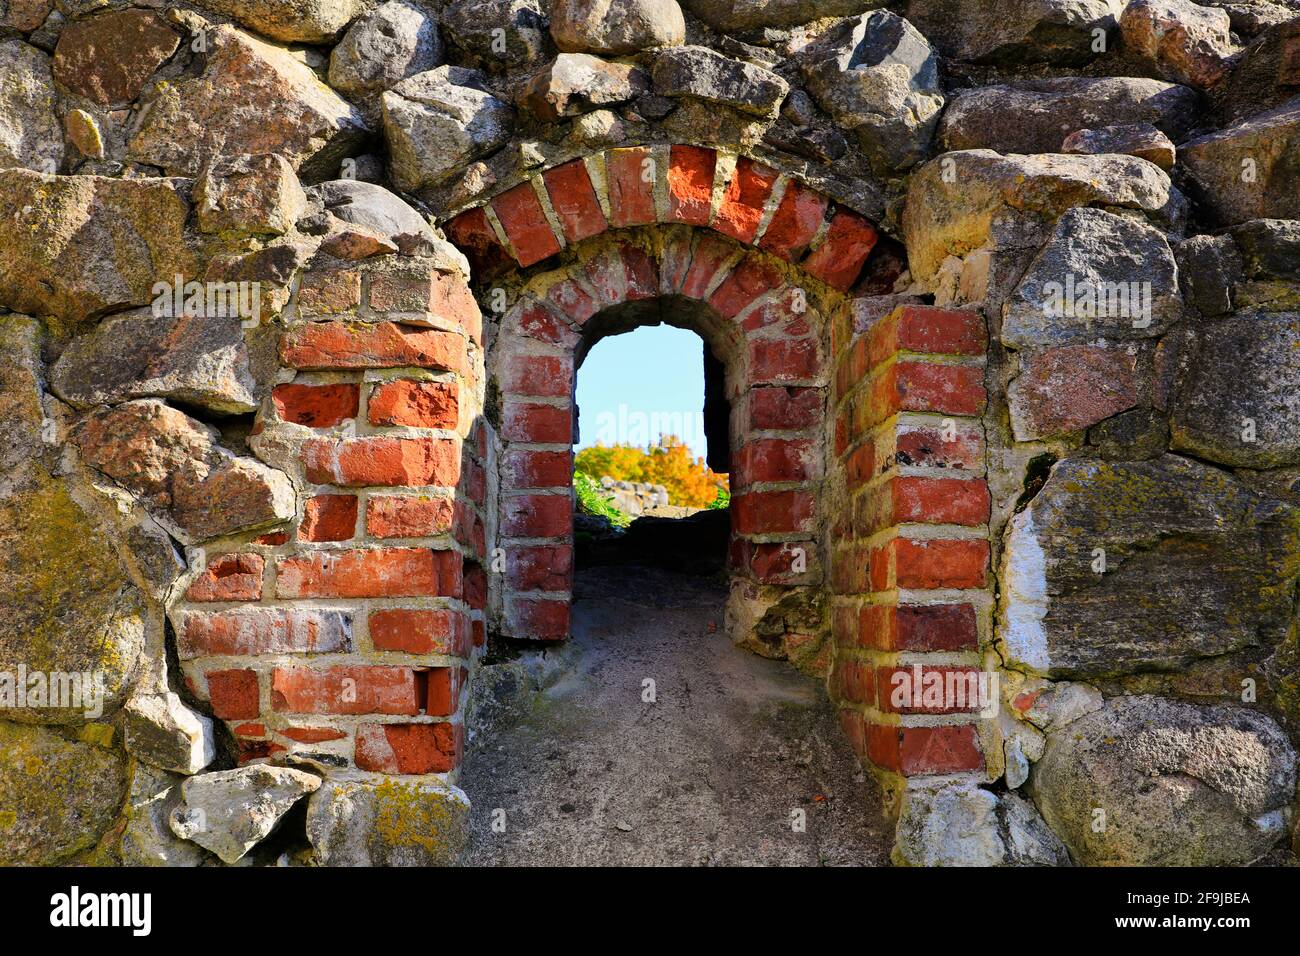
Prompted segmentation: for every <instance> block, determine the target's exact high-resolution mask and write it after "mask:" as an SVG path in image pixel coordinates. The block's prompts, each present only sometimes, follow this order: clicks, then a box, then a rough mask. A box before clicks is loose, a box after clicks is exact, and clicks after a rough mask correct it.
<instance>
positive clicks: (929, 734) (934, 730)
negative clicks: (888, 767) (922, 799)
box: [889, 724, 984, 777]
mask: <svg viewBox="0 0 1300 956" xmlns="http://www.w3.org/2000/svg"><path fill="white" fill-rule="evenodd" d="M889 729H890V730H891V731H893V732H894V734H895V736H896V738H897V744H896V746H897V751H896V752H897V767H896V768H892V769H897V770H898V771H899V772H900V773H902V774H903V775H904V776H908V777H915V776H921V775H924V774H939V773H961V772H962V771H971V770H982V769H983V768H984V754H983V752H982V751H981V750H980V745H979V735H978V734H977V733H976V732H975V728H974V727H973V726H972V725H970V724H959V725H957V726H944V727H891V728H889Z"/></svg>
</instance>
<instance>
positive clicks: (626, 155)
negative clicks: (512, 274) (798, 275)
mask: <svg viewBox="0 0 1300 956" xmlns="http://www.w3.org/2000/svg"><path fill="white" fill-rule="evenodd" d="M656 223H659V224H683V225H688V226H702V227H708V228H710V229H711V230H713V231H715V232H717V233H719V234H721V235H723V236H726V237H729V238H731V239H734V240H735V241H737V242H740V243H742V244H744V245H747V246H753V247H755V248H757V249H759V250H762V251H763V252H767V253H769V254H771V255H774V256H776V257H778V258H780V259H783V260H785V261H787V262H791V263H797V264H798V265H799V266H800V268H801V269H802V270H803V272H804V273H806V274H807V275H808V276H811V277H812V278H815V279H818V280H820V281H822V282H824V283H826V284H827V285H829V286H831V287H833V288H835V289H839V290H841V291H848V290H849V289H850V288H852V286H853V285H854V283H855V282H856V281H857V280H858V278H859V276H860V275H861V273H862V271H863V266H864V265H865V264H866V263H867V261H868V259H869V257H870V256H871V253H872V250H873V249H874V248H876V246H877V242H878V240H879V238H880V233H879V231H878V229H877V227H876V226H875V225H874V224H873V223H871V222H870V221H869V220H868V219H867V218H866V217H865V216H862V215H860V214H859V213H858V212H855V211H854V210H852V209H850V208H849V207H847V206H845V205H843V204H841V203H837V202H836V201H834V200H833V199H831V198H830V197H828V196H826V195H825V194H824V193H822V192H819V191H818V190H816V189H814V188H812V187H810V186H808V185H807V184H805V183H803V182H801V181H800V180H799V179H797V178H795V177H792V176H789V175H787V174H784V173H781V172H779V171H778V170H776V169H774V168H773V167H771V166H768V165H766V164H764V163H762V162H760V161H758V160H755V159H753V158H751V157H748V156H743V155H738V154H735V153H729V152H726V151H724V150H716V149H711V148H708V147H702V146H694V145H689V144H658V145H650V146H632V147H621V148H617V149H608V150H605V151H603V152H599V153H594V154H592V155H590V156H585V157H582V158H579V159H574V160H571V161H569V162H567V163H563V164H561V165H559V166H555V167H552V168H550V169H547V170H545V171H543V172H541V173H539V174H537V175H533V176H530V177H529V178H528V179H526V180H524V181H523V182H520V183H518V184H516V185H513V186H511V187H510V188H508V189H506V190H505V191H503V192H501V193H499V194H498V195H496V196H495V197H494V198H493V199H491V200H490V201H489V202H487V203H485V204H483V205H480V206H476V207H474V208H472V209H468V210H465V211H463V212H460V213H458V214H457V215H455V216H454V217H452V218H451V219H450V220H448V221H447V222H445V223H444V226H445V228H446V232H447V236H448V238H449V239H451V241H452V242H453V243H454V244H455V245H456V246H458V247H459V248H460V249H461V251H462V252H464V253H465V254H466V256H467V257H468V259H469V261H470V265H471V269H472V281H474V282H475V283H477V284H479V285H480V286H481V285H482V284H483V283H484V282H486V281H489V280H491V279H493V278H495V277H497V276H498V275H500V274H502V273H503V272H507V271H510V270H513V269H517V268H527V267H530V266H534V265H536V264H537V263H540V262H543V261H544V260H547V259H549V258H551V257H552V256H555V255H558V254H560V253H561V252H562V251H563V250H565V249H566V248H568V247H570V246H572V245H574V244H576V243H581V242H582V241H584V240H587V239H590V238H592V237H594V236H598V235H600V234H602V233H604V232H606V231H607V230H609V229H626V228H632V227H638V226H648V225H653V224H656Z"/></svg>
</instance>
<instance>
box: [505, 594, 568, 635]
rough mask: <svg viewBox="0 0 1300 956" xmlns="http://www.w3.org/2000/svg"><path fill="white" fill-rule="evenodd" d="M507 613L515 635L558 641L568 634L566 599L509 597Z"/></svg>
mask: <svg viewBox="0 0 1300 956" xmlns="http://www.w3.org/2000/svg"><path fill="white" fill-rule="evenodd" d="M507 614H508V618H509V621H510V625H511V628H512V630H513V635H514V636H515V637H519V638H529V639H532V640H538V641H559V640H563V639H564V638H566V637H568V636H569V602H568V601H556V600H546V599H531V598H510V599H509V600H508V602H507Z"/></svg>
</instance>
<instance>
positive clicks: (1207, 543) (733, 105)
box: [0, 0, 1300, 865]
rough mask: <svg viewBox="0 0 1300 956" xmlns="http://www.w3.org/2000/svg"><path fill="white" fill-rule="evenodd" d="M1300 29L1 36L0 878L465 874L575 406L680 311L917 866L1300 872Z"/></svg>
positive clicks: (763, 517)
mask: <svg viewBox="0 0 1300 956" xmlns="http://www.w3.org/2000/svg"><path fill="white" fill-rule="evenodd" d="M1298 44H1300V2H1297V0H1235V2H1232V3H1219V2H1205V3H1201V4H1197V3H1192V2H1189V0H1086V2H1080V0H1044V2H1040V3H1034V4H1025V3H1021V2H1013V0H1005V2H1004V0H996V2H990V0H900V2H895V3H881V2H875V0H832V2H827V0H818V2H815V3H814V2H811V0H773V2H768V3H763V4H753V3H747V2H739V0H682V3H681V4H680V5H679V4H678V3H677V2H674V0H616V2H596V3H591V2H578V0H454V2H431V3H423V2H415V0H410V2H407V0H388V2H383V3H376V2H374V0H329V2H321V3H310V4H308V3H299V2H296V0H283V2H268V3H257V4H235V3H230V2H226V0H197V2H195V3H176V4H156V3H149V4H138V5H137V4H132V3H130V2H126V0H111V2H108V3H104V4H100V5H87V4H58V5H57V6H56V5H55V4H54V3H53V2H52V0H23V2H19V0H11V2H10V3H9V4H7V5H5V6H3V8H2V12H0V73H2V74H3V76H4V77H5V79H6V82H5V83H4V84H0V345H2V346H3V347H2V348H0V385H2V387H0V411H3V415H0V544H2V545H3V548H4V554H5V558H4V560H3V561H0V708H2V709H0V834H2V835H3V839H0V847H3V850H2V851H0V862H19V863H41V864H51V863H66V862H95V863H115V862H124V863H150V864H166V865H197V864H200V863H205V862H207V863H211V862H216V861H218V860H219V861H223V862H226V863H232V862H235V861H238V860H241V859H245V858H246V859H249V860H251V861H253V862H256V863H273V862H276V861H277V860H278V861H281V862H289V863H299V862H301V863H324V864H327V865H332V864H355V863H367V862H370V863H379V864H394V865H398V864H427V863H440V862H450V861H452V860H454V858H455V856H456V853H457V850H458V847H459V843H460V840H461V839H463V835H464V825H463V824H464V820H465V815H466V814H467V813H468V812H469V803H470V801H471V800H472V799H473V796H474V795H473V794H468V795H466V794H463V793H461V792H460V791H459V790H458V789H457V788H456V786H455V784H456V781H457V767H458V765H459V761H460V760H461V758H462V757H463V755H464V753H465V752H466V749H467V748H472V747H473V745H474V728H473V726H472V717H470V716H467V715H469V714H471V713H472V711H471V709H470V708H469V706H468V703H467V702H468V701H469V699H470V693H471V690H472V686H473V683H474V674H475V671H476V669H477V668H478V667H479V663H480V661H481V659H482V656H483V654H484V652H485V648H486V647H487V645H488V642H489V640H490V638H491V636H492V635H507V636H517V637H526V638H543V639H561V638H563V637H565V636H566V635H567V634H568V630H569V628H568V602H569V595H570V590H571V582H570V579H571V571H572V563H571V554H572V538H571V535H572V526H571V524H572V519H571V512H572V498H571V493H570V491H569V479H570V473H571V466H572V462H571V455H572V435H573V420H572V419H573V376H574V374H575V371H576V369H577V368H578V367H579V366H580V364H581V361H582V359H583V358H584V357H585V355H586V354H587V351H588V350H589V349H590V347H591V345H592V344H594V342H595V341H597V340H598V339H599V338H600V337H601V336H603V335H607V334H612V333H614V332H618V331H625V330H627V329H630V328H633V327H635V326H637V325H642V324H648V323H655V322H663V321H668V322H673V323H675V324H679V325H683V326H685V327H688V328H692V329H694V330H695V331H697V332H699V333H700V334H701V336H702V337H703V338H704V339H705V341H706V343H707V346H708V348H709V349H710V350H711V353H712V355H713V357H714V359H715V360H716V361H717V362H718V363H720V364H721V365H722V366H723V367H724V368H725V378H726V388H725V391H726V396H725V397H726V399H727V400H728V401H729V403H730V415H731V419H730V429H729V434H730V445H731V447H730V449H729V451H730V455H731V469H732V486H733V490H734V494H735V497H734V499H733V507H732V520H733V536H732V538H733V546H732V549H731V568H732V590H731V601H730V604H729V608H728V610H729V613H728V622H727V623H728V630H729V632H730V634H731V636H732V637H733V639H734V640H736V641H737V642H738V643H740V644H742V645H744V646H746V647H749V648H751V649H753V650H756V651H758V652H759V653H763V654H767V655H771V656H777V657H785V658H789V659H790V660H791V661H792V662H793V663H794V664H796V665H798V666H800V667H802V668H804V669H806V670H808V671H811V672H813V673H817V674H821V675H825V676H826V678H827V687H828V691H829V695H830V697H831V699H832V702H833V704H832V705H833V706H835V707H836V708H837V710H838V711H839V713H840V716H841V721H842V723H843V725H844V727H845V730H846V732H847V734H848V738H849V740H850V742H851V743H852V745H853V746H854V747H855V748H856V749H857V751H858V752H859V753H860V754H861V756H862V757H863V759H864V761H865V762H866V763H867V764H868V765H869V766H870V767H871V768H872V769H873V771H874V772H876V773H877V774H879V775H880V777H881V779H882V780H883V781H884V782H885V783H886V784H887V785H888V787H887V789H888V792H889V793H890V795H891V799H890V802H889V806H888V810H889V812H890V813H891V814H894V815H896V816H897V820H898V823H897V826H898V829H897V834H898V839H897V847H896V850H895V858H896V860H897V861H898V862H900V863H905V864H918V865H944V864H970V863H983V864H1025V863H1032V864H1064V863H1069V862H1074V863H1082V864H1103V863H1105V864H1110V863H1186V864H1201V865H1207V864H1241V863H1246V862H1250V861H1253V860H1256V859H1258V858H1260V857H1262V856H1265V855H1266V854H1270V853H1273V854H1285V853H1286V852H1287V847H1288V845H1289V843H1290V841H1291V839H1292V838H1293V834H1294V832H1295V820H1294V817H1293V813H1292V804H1293V800H1294V788H1295V749H1294V748H1295V741H1296V739H1297V735H1298V734H1300V703H1298V700H1300V696H1298V695H1300V690H1298V689H1297V688H1298V687H1300V678H1298V677H1297V667H1298V666H1300V665H1298V663H1297V662H1298V661H1300V653H1298V652H1297V647H1296V640H1297V632H1296V611H1295V607H1296V601H1295V599H1296V593H1295V592H1296V579H1297V575H1298V574H1300V540H1298V538H1300V492H1297V490H1296V488H1295V485H1296V482H1297V480H1298V479H1300V472H1298V471H1297V469H1298V468H1300V441H1298V440H1297V438H1296V436H1297V434H1300V405H1297V400H1296V397H1295V396H1296V393H1297V386H1300V360H1298V359H1297V356H1298V355H1300V349H1298V348H1297V345H1298V344H1300V292H1298V291H1297V290H1300V267H1298V266H1297V263H1300V198H1298V197H1300V189H1298V188H1297V186H1298V185H1300V183H1298V182H1297V175H1296V170H1297V168H1300V99H1298V97H1300V73H1297V69H1296V64H1297V63H1298V62H1300V45H1298ZM684 359H686V360H690V361H698V355H695V354H693V355H691V356H689V357H684ZM719 397H720V396H719ZM6 678H7V680H6ZM74 678H75V679H74ZM967 690H969V691H971V693H970V694H966V693H965V691H967ZM928 691H932V692H933V693H932V694H931V696H927V692H928ZM954 691H961V692H962V694H963V695H964V696H962V697H961V698H960V699H955V698H954V697H953V692H954ZM900 692H901V695H902V696H900ZM972 696H973V697H974V700H972ZM304 799H305V800H306V801H307V804H306V824H305V831H306V832H305V833H286V832H285V830H284V828H282V829H281V830H280V831H278V832H275V828H276V825H277V823H278V822H279V821H280V820H281V818H282V817H283V815H284V814H286V813H287V812H288V811H289V809H290V808H291V807H293V806H294V805H295V804H296V803H297V802H298V801H300V800H304ZM295 827H297V828H298V829H299V830H301V829H302V825H301V824H295Z"/></svg>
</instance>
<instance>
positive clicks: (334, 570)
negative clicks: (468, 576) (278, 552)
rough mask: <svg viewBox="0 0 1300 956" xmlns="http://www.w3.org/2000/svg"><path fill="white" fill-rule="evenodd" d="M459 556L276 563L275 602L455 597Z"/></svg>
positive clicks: (409, 551) (357, 555)
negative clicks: (285, 599)
mask: <svg viewBox="0 0 1300 956" xmlns="http://www.w3.org/2000/svg"><path fill="white" fill-rule="evenodd" d="M460 562H461V558H460V555H459V554H457V553H456V552H454V551H431V550H429V549H428V548H373V549H364V550H353V551H313V552H310V553H307V554H303V555H300V556H296V557H289V558H281V559H280V560H278V561H277V562H276V585H275V593H276V596H277V597H280V598H319V597H326V598H329V597H342V598H347V597H353V598H358V597H361V598H364V597H418V596H438V595H443V596H447V597H457V596H459V594H460V570H461V568H460Z"/></svg>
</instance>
